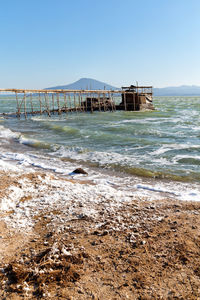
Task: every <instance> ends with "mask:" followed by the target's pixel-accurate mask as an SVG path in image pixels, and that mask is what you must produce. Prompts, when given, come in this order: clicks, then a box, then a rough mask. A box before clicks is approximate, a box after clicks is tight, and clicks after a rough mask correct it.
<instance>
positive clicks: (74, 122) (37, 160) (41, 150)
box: [0, 95, 200, 201]
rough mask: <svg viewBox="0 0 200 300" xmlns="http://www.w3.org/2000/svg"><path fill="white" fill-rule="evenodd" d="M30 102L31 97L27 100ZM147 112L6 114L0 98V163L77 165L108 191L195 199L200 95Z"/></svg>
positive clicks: (67, 170) (161, 102)
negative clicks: (107, 186) (120, 188)
mask: <svg viewBox="0 0 200 300" xmlns="http://www.w3.org/2000/svg"><path fill="white" fill-rule="evenodd" d="M35 101H37V100H35ZM153 104H154V107H155V110H154V111H145V112H142V111H137V112H126V111H116V112H93V113H89V112H88V113H86V112H77V113H76V112H74V113H63V114H61V115H58V114H57V113H55V114H52V115H51V117H49V116H48V115H45V114H42V115H39V114H38V115H29V116H28V117H27V119H25V118H24V117H23V116H21V118H20V119H19V118H17V117H16V116H12V115H11V116H7V115H5V114H3V113H8V112H13V111H16V100H15V99H14V98H13V97H12V96H10V95H4V96H1V97H0V166H2V168H3V166H4V165H5V163H9V164H11V165H13V169H14V168H15V167H16V166H19V167H20V168H35V169H36V170H45V171H50V172H54V173H55V174H59V175H61V176H75V174H73V170H74V169H75V168H80V167H81V168H83V169H85V170H86V171H87V173H88V178H89V179H91V180H96V181H98V180H99V181H104V182H106V183H107V184H110V185H113V186H115V185H116V186H119V185H121V186H123V187H124V188H127V189H132V190H135V191H136V192H139V191H142V192H143V193H146V194H148V195H152V193H154V194H160V193H164V194H165V195H166V196H170V195H171V196H173V197H177V198H180V199H184V200H197V201H199V200H200V97H154V100H153Z"/></svg>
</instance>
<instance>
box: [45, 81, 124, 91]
mask: <svg viewBox="0 0 200 300" xmlns="http://www.w3.org/2000/svg"><path fill="white" fill-rule="evenodd" d="M52 89H66V90H81V89H82V90H104V89H105V90H116V89H118V88H116V87H115V86H112V85H110V84H107V83H105V82H101V81H98V80H95V79H91V78H81V79H79V80H78V81H75V82H74V83H71V84H67V85H59V86H54V87H50V88H47V90H52Z"/></svg>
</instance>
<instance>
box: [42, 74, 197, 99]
mask: <svg viewBox="0 0 200 300" xmlns="http://www.w3.org/2000/svg"><path fill="white" fill-rule="evenodd" d="M46 89H47V90H52V89H66V90H81V89H82V90H104V89H105V90H118V89H119V88H117V87H115V86H112V85H110V84H107V83H105V82H102V81H98V80H95V79H92V78H81V79H79V80H77V81H75V82H73V83H71V84H66V85H59V86H53V87H50V88H46ZM153 93H154V95H155V96H200V86H195V85H181V86H170V87H164V88H154V89H153Z"/></svg>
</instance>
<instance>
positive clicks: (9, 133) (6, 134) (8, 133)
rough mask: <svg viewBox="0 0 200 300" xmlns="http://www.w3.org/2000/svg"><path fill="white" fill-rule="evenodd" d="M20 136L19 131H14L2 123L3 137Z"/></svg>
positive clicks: (0, 129) (0, 127) (0, 133)
mask: <svg viewBox="0 0 200 300" xmlns="http://www.w3.org/2000/svg"><path fill="white" fill-rule="evenodd" d="M19 136H20V133H19V132H14V131H12V130H10V129H9V128H6V127H4V126H3V125H0V137H1V138H6V139H11V138H19Z"/></svg>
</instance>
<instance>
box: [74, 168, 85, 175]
mask: <svg viewBox="0 0 200 300" xmlns="http://www.w3.org/2000/svg"><path fill="white" fill-rule="evenodd" d="M72 173H75V174H85V175H88V173H87V172H86V171H84V170H83V169H82V168H78V169H75V170H74V171H73V172H72Z"/></svg>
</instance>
